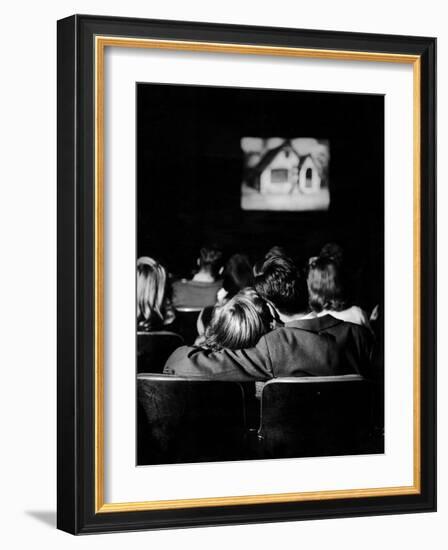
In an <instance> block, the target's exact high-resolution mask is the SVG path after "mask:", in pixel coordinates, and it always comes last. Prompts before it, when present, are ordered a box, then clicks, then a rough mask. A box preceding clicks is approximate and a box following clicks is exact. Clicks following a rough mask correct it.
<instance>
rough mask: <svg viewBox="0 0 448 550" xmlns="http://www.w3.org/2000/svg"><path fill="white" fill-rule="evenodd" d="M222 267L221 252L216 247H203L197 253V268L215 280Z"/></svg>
mask: <svg viewBox="0 0 448 550" xmlns="http://www.w3.org/2000/svg"><path fill="white" fill-rule="evenodd" d="M221 267H222V250H221V249H220V248H219V247H218V246H216V245H212V246H203V247H202V248H201V250H200V251H199V268H200V269H201V270H202V271H206V272H208V273H210V275H212V277H215V278H217V277H218V275H219V271H220V269H221Z"/></svg>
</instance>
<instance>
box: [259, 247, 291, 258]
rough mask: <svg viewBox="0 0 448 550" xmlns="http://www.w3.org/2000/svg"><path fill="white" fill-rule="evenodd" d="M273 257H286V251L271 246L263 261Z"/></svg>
mask: <svg viewBox="0 0 448 550" xmlns="http://www.w3.org/2000/svg"><path fill="white" fill-rule="evenodd" d="M274 256H284V257H287V256H288V255H287V254H286V250H285V249H284V248H283V246H273V247H272V248H270V249H269V250H268V251H267V252H266V255H265V257H264V259H265V260H269V258H272V257H274Z"/></svg>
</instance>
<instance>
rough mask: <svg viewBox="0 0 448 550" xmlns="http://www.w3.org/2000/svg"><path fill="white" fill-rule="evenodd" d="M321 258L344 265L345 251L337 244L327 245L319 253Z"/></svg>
mask: <svg viewBox="0 0 448 550" xmlns="http://www.w3.org/2000/svg"><path fill="white" fill-rule="evenodd" d="M319 257H321V258H331V259H332V260H334V261H335V262H337V263H339V264H340V265H342V262H343V259H344V249H343V248H342V246H341V245H339V244H337V243H325V244H324V246H323V247H322V249H321V251H320V252H319Z"/></svg>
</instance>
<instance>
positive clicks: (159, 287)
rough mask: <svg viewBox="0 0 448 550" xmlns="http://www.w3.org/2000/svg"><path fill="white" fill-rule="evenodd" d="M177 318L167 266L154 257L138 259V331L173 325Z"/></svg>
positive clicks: (151, 330)
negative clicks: (171, 297)
mask: <svg viewBox="0 0 448 550" xmlns="http://www.w3.org/2000/svg"><path fill="white" fill-rule="evenodd" d="M174 320H175V313H174V309H173V307H172V304H171V300H170V287H169V282H168V278H167V274H166V271H165V268H164V267H163V266H162V265H161V264H159V263H158V262H157V261H156V260H154V259H153V258H150V257H148V256H142V257H141V258H139V259H138V260H137V331H138V332H153V331H158V330H162V329H163V328H166V327H168V326H169V327H171V326H172V324H173V322H174Z"/></svg>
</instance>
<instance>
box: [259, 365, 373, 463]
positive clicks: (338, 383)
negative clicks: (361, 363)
mask: <svg viewBox="0 0 448 550" xmlns="http://www.w3.org/2000/svg"><path fill="white" fill-rule="evenodd" d="M372 395H373V393H372V387H371V384H370V383H369V382H368V381H366V380H364V379H363V378H362V377H361V376H359V375H345V376H328V377H303V378H299V377H298V378H279V379H274V380H271V381H269V382H267V383H266V384H265V386H264V387H263V390H262V394H261V420H260V429H259V438H260V442H261V447H262V454H263V456H264V457H266V458H286V457H305V456H331V455H349V454H360V453H372V452H382V449H381V448H380V447H378V442H377V440H376V439H375V438H374V434H373V421H372Z"/></svg>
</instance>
